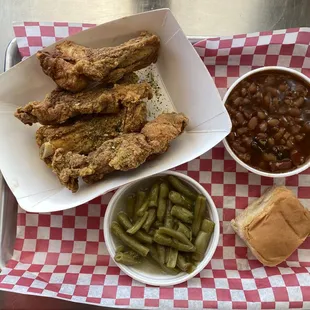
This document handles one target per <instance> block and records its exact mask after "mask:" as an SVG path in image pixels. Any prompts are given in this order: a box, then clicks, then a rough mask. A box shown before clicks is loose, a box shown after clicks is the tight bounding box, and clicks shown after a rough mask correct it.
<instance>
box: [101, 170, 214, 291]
mask: <svg viewBox="0 0 310 310" xmlns="http://www.w3.org/2000/svg"><path fill="white" fill-rule="evenodd" d="M166 175H174V176H176V177H178V178H179V179H181V180H182V181H183V182H184V183H187V184H188V185H190V186H191V187H192V188H194V189H195V190H196V191H197V192H199V193H200V194H202V195H203V196H205V197H206V198H207V201H208V205H209V208H208V211H209V214H210V218H211V219H212V221H213V222H214V223H215V228H214V233H213V235H212V237H211V240H210V243H209V246H208V249H207V250H206V253H205V257H204V259H203V260H202V261H201V262H200V263H199V265H198V266H197V267H196V269H195V270H194V271H193V272H192V273H190V274H188V273H185V272H182V273H180V274H178V275H168V274H164V273H163V272H162V271H161V270H160V269H159V268H158V269H157V268H154V269H153V267H152V270H150V269H148V268H146V267H149V266H150V264H149V263H148V262H146V263H145V265H144V264H143V265H141V266H138V267H131V266H125V265H122V264H118V263H117V262H115V263H116V265H117V266H118V267H119V268H120V269H121V270H122V271H123V272H124V273H125V274H127V275H128V276H130V277H132V278H133V279H135V280H137V281H140V282H142V283H146V284H149V285H154V286H168V285H176V284H178V283H181V282H184V281H187V280H189V279H191V278H193V277H194V276H195V275H196V274H198V273H199V272H200V271H201V270H203V269H204V267H205V266H206V265H207V264H208V263H209V262H210V260H211V258H212V256H213V254H214V252H215V249H216V247H217V244H218V241H219V234H220V224H219V218H218V214H217V210H216V207H215V205H214V202H213V200H212V198H211V197H210V195H209V194H208V192H207V191H206V190H205V189H204V188H203V187H202V186H201V185H200V184H199V183H198V182H196V181H195V180H193V179H192V178H190V177H188V176H186V175H184V174H182V173H179V172H174V171H166V172H163V173H160V174H157V175H154V176H152V177H149V178H146V179H142V180H139V181H137V182H133V183H130V184H127V185H125V186H123V187H121V188H120V189H118V190H117V191H116V193H115V194H114V196H113V197H112V199H111V200H110V203H109V205H108V207H107V210H106V213H105V217H104V224H103V229H104V238H105V242H106V246H107V248H108V251H109V254H110V255H111V257H112V258H114V255H115V249H116V247H117V246H118V245H119V244H121V242H120V241H119V240H118V239H117V238H116V237H115V236H113V235H112V234H111V231H110V226H111V223H112V221H114V220H116V217H117V214H118V212H119V211H121V210H124V206H126V197H128V196H129V195H130V194H131V193H133V192H136V191H137V190H138V189H139V188H141V187H147V186H149V185H150V184H152V182H153V180H154V179H156V178H158V177H159V176H166Z"/></svg>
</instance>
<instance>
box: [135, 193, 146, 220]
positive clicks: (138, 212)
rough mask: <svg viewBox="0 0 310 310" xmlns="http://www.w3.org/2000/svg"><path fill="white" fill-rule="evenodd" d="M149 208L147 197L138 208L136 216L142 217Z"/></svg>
mask: <svg viewBox="0 0 310 310" xmlns="http://www.w3.org/2000/svg"><path fill="white" fill-rule="evenodd" d="M148 207H149V197H147V198H146V199H145V201H144V202H143V204H142V206H141V207H140V208H139V210H138V211H137V212H136V214H137V216H143V215H144V214H145V212H146V211H147V209H148Z"/></svg>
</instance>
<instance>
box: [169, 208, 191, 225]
mask: <svg viewBox="0 0 310 310" xmlns="http://www.w3.org/2000/svg"><path fill="white" fill-rule="evenodd" d="M171 214H172V215H173V216H174V217H176V218H177V219H178V220H180V221H182V222H184V223H188V224H192V222H193V218H194V215H193V213H192V212H191V211H189V210H187V209H185V208H183V207H181V206H173V207H172V209H171Z"/></svg>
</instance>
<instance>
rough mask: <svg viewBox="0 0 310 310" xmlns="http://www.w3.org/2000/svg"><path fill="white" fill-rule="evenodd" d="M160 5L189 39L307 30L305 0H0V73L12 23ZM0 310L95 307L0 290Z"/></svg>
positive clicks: (91, 17) (101, 18) (94, 16)
mask: <svg viewBox="0 0 310 310" xmlns="http://www.w3.org/2000/svg"><path fill="white" fill-rule="evenodd" d="M165 7H169V8H170V9H171V10H172V12H173V14H174V15H175V17H176V18H177V20H178V22H179V23H180V25H181V26H182V28H183V29H184V31H185V33H186V34H187V35H189V36H206V35H229V34H236V33H249V32H256V31H263V30H274V29H282V28H290V27H301V26H308V27H309V26H310V19H309V15H310V1H308V0H234V1H229V0H158V1H155V0H149V1H147V0H141V1H135V0H105V1H102V0H92V1H90V0H66V1H63V0H53V1H50V0H24V1H12V0H0V29H1V30H0V72H1V70H2V67H3V64H2V63H1V61H3V57H2V56H3V54H4V51H5V47H6V46H7V45H8V43H9V42H10V40H11V39H12V38H13V32H12V30H11V23H12V22H13V21H70V22H73V21H77V22H82V21H83V22H92V23H97V24H99V23H103V22H106V21H109V20H112V19H115V18H119V17H122V16H125V15H130V14H134V13H137V12H143V11H147V10H153V9H158V8H165ZM0 186H2V185H1V184H0ZM0 199H1V197H0ZM0 225H1V223H0ZM0 254H1V253H0ZM0 309H25V310H27V309H32V310H35V309H42V310H47V309H99V307H97V306H85V305H81V304H75V303H70V302H68V301H62V300H57V299H50V298H42V297H33V296H29V295H19V294H13V293H7V292H0Z"/></svg>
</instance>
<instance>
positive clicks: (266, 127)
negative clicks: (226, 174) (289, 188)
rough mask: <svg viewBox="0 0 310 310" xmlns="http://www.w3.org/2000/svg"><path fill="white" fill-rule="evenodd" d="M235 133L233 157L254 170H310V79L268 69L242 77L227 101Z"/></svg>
mask: <svg viewBox="0 0 310 310" xmlns="http://www.w3.org/2000/svg"><path fill="white" fill-rule="evenodd" d="M224 104H225V107H226V109H227V111H228V113H229V115H230V118H231V122H232V130H231V132H230V134H229V135H228V136H227V137H226V138H225V139H224V141H223V142H224V146H225V148H226V149H227V151H228V152H229V153H230V155H231V156H232V157H233V158H234V159H235V160H236V161H237V162H238V163H239V164H240V165H242V166H243V167H245V168H246V169H248V170H249V171H251V172H253V173H256V174H259V175H262V176H267V177H286V176H291V175H294V174H297V173H300V172H301V171H303V170H305V169H307V168H309V167H310V79H309V78H308V77H307V76H306V75H304V74H302V73H300V72H298V71H295V70H293V69H289V68H284V67H263V68H259V69H255V70H252V71H250V72H248V73H246V74H245V75H243V76H242V77H240V78H239V79H238V80H237V81H235V83H234V84H233V85H232V86H231V87H230V88H229V90H228V91H227V93H226V94H225V97H224Z"/></svg>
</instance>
